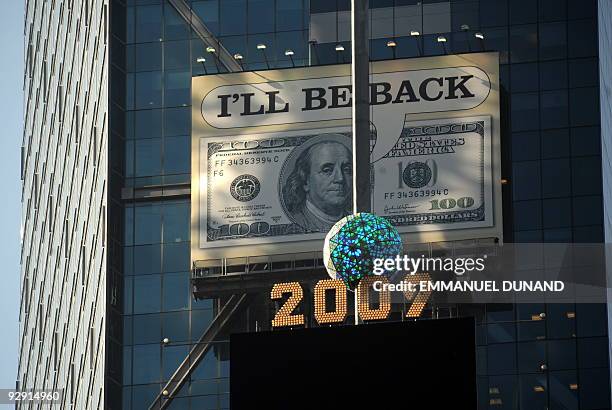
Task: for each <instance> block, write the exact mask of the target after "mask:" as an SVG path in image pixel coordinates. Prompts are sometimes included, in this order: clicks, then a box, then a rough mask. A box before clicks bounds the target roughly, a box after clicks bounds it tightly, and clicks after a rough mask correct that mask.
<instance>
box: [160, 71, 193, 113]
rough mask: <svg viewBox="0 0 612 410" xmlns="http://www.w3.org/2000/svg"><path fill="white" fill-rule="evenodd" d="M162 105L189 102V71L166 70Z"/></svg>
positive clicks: (168, 105) (173, 105) (171, 105)
mask: <svg viewBox="0 0 612 410" xmlns="http://www.w3.org/2000/svg"><path fill="white" fill-rule="evenodd" d="M164 81H165V84H164V93H165V94H164V106H165V107H176V106H181V105H183V106H186V105H188V104H190V103H191V72H190V71H189V70H187V71H185V70H172V71H170V70H167V71H166V73H165V75H164Z"/></svg>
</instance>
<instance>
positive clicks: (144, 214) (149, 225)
mask: <svg viewBox="0 0 612 410" xmlns="http://www.w3.org/2000/svg"><path fill="white" fill-rule="evenodd" d="M161 217H162V214H161V206H160V205H159V204H147V205H138V206H136V207H135V208H134V244H135V245H146V244H150V243H160V242H161V221H162V219H161Z"/></svg>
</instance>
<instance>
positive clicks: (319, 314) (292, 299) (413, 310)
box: [270, 273, 431, 328]
mask: <svg viewBox="0 0 612 410" xmlns="http://www.w3.org/2000/svg"><path fill="white" fill-rule="evenodd" d="M429 279H430V277H429V274H427V273H420V274H416V275H407V276H406V278H405V279H404V281H405V282H407V283H414V284H417V283H419V282H420V281H427V280H429ZM378 281H380V282H383V283H388V280H387V279H386V278H385V277H380V276H377V277H367V278H364V279H362V280H361V282H359V286H358V287H357V310H358V313H359V318H360V319H361V320H363V321H370V320H385V319H387V318H388V317H389V314H390V313H391V294H390V292H389V290H387V289H385V288H383V289H382V290H381V291H380V292H379V301H378V306H377V307H375V308H374V307H373V306H372V303H371V300H370V290H371V287H372V286H373V284H374V282H378ZM328 292H334V306H333V308H331V309H327V308H326V303H325V299H326V297H325V296H326V293H328ZM287 294H288V295H289V298H288V299H287V300H286V301H285V303H284V304H283V305H282V306H281V307H280V308H279V309H278V311H277V312H276V314H275V315H274V319H273V320H272V327H273V328H274V327H288V326H302V325H304V323H305V317H304V314H302V313H295V309H296V308H297V307H298V305H299V304H300V302H301V301H302V299H303V298H304V289H303V288H302V285H300V283H298V282H285V283H277V284H275V285H274V286H273V287H272V291H271V292H270V298H271V299H272V300H280V299H282V298H283V296H284V295H287ZM403 294H404V297H405V298H406V300H407V301H409V302H411V303H410V307H409V308H408V311H407V312H406V317H412V318H416V317H420V316H421V313H422V312H423V309H424V308H425V305H426V304H427V301H428V300H429V297H430V295H431V292H429V291H425V292H419V291H418V290H414V291H409V290H406V291H404V292H403ZM313 295H314V317H315V320H316V321H317V323H318V324H320V325H324V324H334V323H336V324H337V323H343V322H344V321H345V320H346V316H347V314H348V309H347V307H348V306H347V290H346V287H345V286H344V283H343V282H342V281H341V280H333V279H326V280H320V281H319V282H317V284H316V285H315V287H314V292H313Z"/></svg>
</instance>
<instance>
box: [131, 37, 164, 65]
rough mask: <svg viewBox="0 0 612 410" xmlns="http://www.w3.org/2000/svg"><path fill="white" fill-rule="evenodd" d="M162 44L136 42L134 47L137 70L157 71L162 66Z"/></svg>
mask: <svg viewBox="0 0 612 410" xmlns="http://www.w3.org/2000/svg"><path fill="white" fill-rule="evenodd" d="M161 44H162V43H160V42H157V43H144V44H135V45H134V46H132V47H133V48H134V57H135V59H134V69H135V70H136V71H155V70H161V68H162V55H161Z"/></svg>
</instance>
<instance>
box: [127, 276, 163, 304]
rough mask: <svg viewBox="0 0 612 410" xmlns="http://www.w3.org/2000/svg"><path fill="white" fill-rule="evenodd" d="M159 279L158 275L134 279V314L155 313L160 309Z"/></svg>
mask: <svg viewBox="0 0 612 410" xmlns="http://www.w3.org/2000/svg"><path fill="white" fill-rule="evenodd" d="M160 301H161V278H160V276H159V275H144V276H135V277H134V313H155V312H159V311H160V308H161V303H160Z"/></svg>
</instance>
